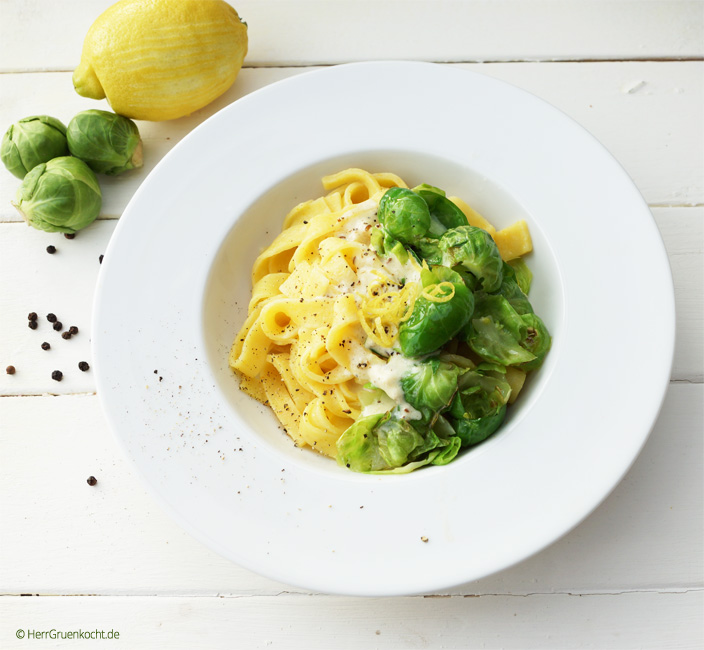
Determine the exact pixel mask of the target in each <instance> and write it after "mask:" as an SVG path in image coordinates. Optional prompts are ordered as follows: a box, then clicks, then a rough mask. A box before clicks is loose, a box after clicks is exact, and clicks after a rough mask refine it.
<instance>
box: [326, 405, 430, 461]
mask: <svg viewBox="0 0 704 650" xmlns="http://www.w3.org/2000/svg"><path fill="white" fill-rule="evenodd" d="M423 442H424V440H423V436H422V435H421V434H420V433H418V432H417V431H416V430H415V429H414V428H413V427H412V426H411V425H410V424H408V422H406V421H405V420H400V419H398V418H394V417H391V415H390V414H388V413H387V414H386V415H370V416H367V417H363V418H360V419H359V420H357V421H356V422H355V423H354V424H353V425H352V426H351V427H349V428H348V429H347V431H345V432H344V433H343V434H342V435H341V436H340V438H339V439H338V441H337V462H338V463H339V464H340V465H344V466H346V467H349V468H350V469H351V470H353V471H355V472H378V471H382V470H387V469H393V468H395V467H401V466H402V465H404V464H405V463H406V462H407V461H408V458H409V455H410V454H411V452H413V450H414V449H416V448H417V447H420V446H421V445H423Z"/></svg>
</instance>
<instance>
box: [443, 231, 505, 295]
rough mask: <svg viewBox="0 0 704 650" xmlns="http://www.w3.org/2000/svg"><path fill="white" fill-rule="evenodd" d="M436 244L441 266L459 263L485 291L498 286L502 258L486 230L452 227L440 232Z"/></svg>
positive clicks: (501, 277)
mask: <svg viewBox="0 0 704 650" xmlns="http://www.w3.org/2000/svg"><path fill="white" fill-rule="evenodd" d="M439 247H440V251H441V252H442V255H443V258H442V263H443V264H444V265H445V266H449V267H450V268H452V267H454V266H462V267H463V268H464V269H466V270H467V271H469V272H470V273H471V274H472V275H474V276H476V277H477V278H478V279H479V280H481V285H482V288H483V289H484V290H485V291H496V290H497V289H498V288H499V287H500V286H501V280H502V279H503V265H504V262H503V260H502V259H501V254H500V253H499V249H498V248H497V247H496V244H495V243H494V240H493V239H492V238H491V235H490V234H489V233H488V232H487V231H486V230H482V229H481V228H476V227H475V226H458V227H457V228H452V229H451V230H448V231H447V232H446V233H445V234H444V235H443V236H442V238H441V239H440V243H439Z"/></svg>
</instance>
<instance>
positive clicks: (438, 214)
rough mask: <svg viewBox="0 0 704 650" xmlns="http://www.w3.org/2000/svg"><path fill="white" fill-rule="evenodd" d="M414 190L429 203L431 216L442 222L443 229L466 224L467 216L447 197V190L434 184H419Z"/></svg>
mask: <svg viewBox="0 0 704 650" xmlns="http://www.w3.org/2000/svg"><path fill="white" fill-rule="evenodd" d="M413 191H414V192H416V193H417V194H418V195H419V196H421V197H422V198H423V200H424V201H425V202H426V203H427V205H428V210H430V216H431V218H435V219H437V221H438V222H439V223H441V224H442V226H443V230H448V229H450V228H457V227H458V226H466V225H468V224H467V217H466V216H465V215H464V212H462V210H460V209H459V208H458V207H457V206H456V205H455V204H454V203H453V202H452V201H450V199H448V198H446V197H445V192H443V191H442V190H441V189H438V188H437V187H433V186H432V185H425V184H423V185H419V186H418V187H414V188H413Z"/></svg>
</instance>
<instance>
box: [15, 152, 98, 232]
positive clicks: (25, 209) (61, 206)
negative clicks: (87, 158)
mask: <svg viewBox="0 0 704 650" xmlns="http://www.w3.org/2000/svg"><path fill="white" fill-rule="evenodd" d="M101 204H102V194H101V192H100V185H98V179H97V178H96V177H95V174H94V173H93V172H92V171H91V169H90V167H88V165H86V163H84V162H83V161H82V160H79V159H78V158H74V157H72V156H63V157H61V158H54V159H53V160H50V161H49V162H48V163H42V164H40V165H37V166H36V167H35V168H34V169H32V171H30V172H29V174H27V175H26V176H25V178H24V180H23V181H22V185H21V186H20V187H19V189H18V191H17V202H16V203H14V205H15V207H16V208H17V209H18V210H19V211H20V214H21V215H22V217H23V218H24V220H25V221H26V222H27V223H28V224H29V225H30V226H33V227H34V228H37V229H39V230H46V231H47V232H64V233H75V232H76V231H77V230H81V229H82V228H85V227H86V226H88V225H90V224H91V223H93V221H95V219H96V217H97V216H98V214H99V213H100V206H101Z"/></svg>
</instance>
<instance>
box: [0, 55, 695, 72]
mask: <svg viewBox="0 0 704 650" xmlns="http://www.w3.org/2000/svg"><path fill="white" fill-rule="evenodd" d="M375 60H376V59H375ZM379 60H391V61H393V60H396V61H411V60H422V61H428V62H430V63H439V64H446V65H462V64H476V63H481V64H487V65H491V64H502V63H692V62H699V61H704V57H702V56H683V57H644V58H638V57H624V58H604V59H598V58H597V59H584V58H580V59H570V58H560V59H554V58H543V57H536V58H525V59H480V58H476V59H409V58H394V57H391V58H383V59H379ZM364 62H365V60H364V59H362V60H360V59H350V60H344V61H337V62H334V63H330V62H323V61H318V62H313V61H308V62H302V63H283V62H281V63H279V62H268V63H267V62H263V63H250V64H249V65H244V66H242V69H243V70H278V69H281V70H285V69H299V68H321V67H331V66H335V65H343V64H345V63H364ZM73 70H74V68H29V69H22V70H12V69H8V68H5V69H0V75H4V74H46V73H67V72H73Z"/></svg>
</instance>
